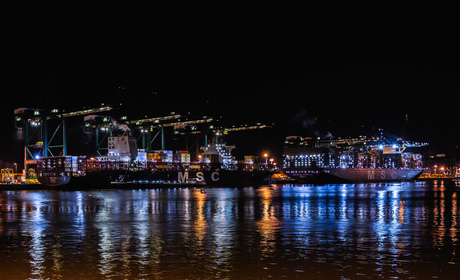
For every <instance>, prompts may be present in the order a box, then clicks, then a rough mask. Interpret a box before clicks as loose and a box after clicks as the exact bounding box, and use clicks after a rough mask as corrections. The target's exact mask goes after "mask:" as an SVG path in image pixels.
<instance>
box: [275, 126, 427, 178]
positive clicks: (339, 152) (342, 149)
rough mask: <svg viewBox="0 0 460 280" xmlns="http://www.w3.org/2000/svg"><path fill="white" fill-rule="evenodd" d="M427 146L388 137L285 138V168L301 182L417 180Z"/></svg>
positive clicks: (421, 170)
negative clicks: (420, 151) (417, 151)
mask: <svg viewBox="0 0 460 280" xmlns="http://www.w3.org/2000/svg"><path fill="white" fill-rule="evenodd" d="M425 145H427V144H426V143H414V142H408V141H403V140H402V139H395V140H394V141H390V140H389V139H387V138H386V137H383V133H382V136H380V137H365V136H360V137H358V138H346V139H341V138H339V139H319V138H312V137H300V136H289V137H286V141H285V147H284V148H285V149H284V155H283V171H284V172H285V173H286V175H288V176H289V177H291V178H293V179H294V180H295V181H296V182H299V183H316V182H318V183H328V182H332V183H334V182H379V181H380V182H382V181H383V182H384V181H404V180H414V179H416V178H417V177H418V176H420V174H421V173H422V172H423V162H422V156H421V155H420V154H419V153H416V152H414V151H415V150H416V148H419V147H422V146H425Z"/></svg>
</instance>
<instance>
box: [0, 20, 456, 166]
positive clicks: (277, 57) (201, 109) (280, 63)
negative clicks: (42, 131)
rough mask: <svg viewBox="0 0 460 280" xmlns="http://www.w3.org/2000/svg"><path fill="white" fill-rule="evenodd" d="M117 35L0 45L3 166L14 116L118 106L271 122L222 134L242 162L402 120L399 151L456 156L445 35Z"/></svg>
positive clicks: (394, 129) (16, 153) (450, 52)
mask: <svg viewBox="0 0 460 280" xmlns="http://www.w3.org/2000/svg"><path fill="white" fill-rule="evenodd" d="M121 26H122V25H121V24H120V25H117V26H116V27H114V28H112V29H110V30H106V29H101V28H99V29H95V30H94V29H91V31H92V32H91V33H89V32H88V31H89V29H88V28H86V29H83V30H80V29H79V27H73V28H72V29H71V30H67V32H65V34H61V33H59V32H58V31H52V32H48V31H46V30H45V31H43V30H42V28H44V26H41V27H40V28H39V27H36V28H35V29H31V30H29V29H28V30H27V33H26V34H24V36H23V37H21V40H20V41H14V40H13V41H11V43H9V48H8V51H7V52H5V54H4V63H3V64H2V68H3V69H2V76H1V79H2V80H1V86H2V92H3V94H2V97H3V101H2V102H1V104H0V106H1V112H0V113H1V117H2V120H3V121H2V123H1V130H2V132H1V133H2V137H1V139H0V144H1V146H0V165H1V166H2V167H4V166H10V165H11V163H12V162H21V161H22V144H21V143H20V142H19V141H18V140H17V137H16V132H15V129H14V124H13V110H14V109H15V108H18V107H34V108H35V107H45V106H50V107H53V106H59V107H62V108H68V109H70V108H81V107H83V106H97V105H99V104H101V103H106V104H108V103H111V102H117V103H119V102H122V103H124V104H123V106H126V110H127V112H129V114H131V115H132V116H133V117H135V116H139V117H142V116H145V115H147V116H152V117H153V116H162V115H166V114H169V112H171V111H175V112H177V113H182V114H188V112H190V115H191V116H197V117H199V116H203V115H208V116H213V117H215V118H219V120H220V122H221V123H222V125H223V126H230V125H232V124H237V125H239V124H246V123H248V124H254V123H257V122H261V123H266V124H272V123H274V126H273V128H272V129H268V130H263V131H256V132H250V133H249V132H248V133H240V134H238V135H237V133H234V134H232V135H230V136H229V137H228V139H227V142H228V144H236V145H237V150H235V152H236V151H238V150H239V151H240V153H252V154H255V153H259V152H260V151H262V150H270V151H271V152H272V153H273V154H274V155H276V156H279V155H281V154H282V148H283V140H284V137H285V136H288V135H303V136H313V135H316V136H323V135H326V134H328V133H331V134H332V135H333V136H334V137H347V136H358V135H372V134H373V133H375V131H376V129H378V128H383V129H384V130H385V131H387V132H389V133H391V134H394V135H397V136H402V134H403V130H404V126H405V116H406V114H408V122H407V124H406V130H405V138H406V139H407V140H413V141H420V142H425V141H426V142H429V143H430V148H429V149H430V152H433V153H447V154H451V153H458V146H459V145H460V129H459V125H458V121H459V119H460V117H459V115H458V108H459V105H458V104H459V103H458V100H457V98H458V92H459V86H460V75H459V74H460V70H459V62H460V59H459V56H458V54H457V53H458V48H456V47H455V45H454V44H453V42H454V40H453V39H452V41H450V40H451V37H452V35H451V34H450V33H449V32H443V33H442V32H438V30H436V28H434V30H433V29H432V30H427V29H426V28H423V26H422V28H421V29H420V30H418V31H414V29H412V27H407V28H406V29H403V30H398V31H399V32H398V34H397V35H395V34H394V33H392V32H390V31H388V30H385V29H384V28H380V29H377V30H376V29H372V28H369V29H359V30H356V29H355V28H352V27H349V26H348V27H340V26H332V27H324V26H323V27H322V28H325V29H322V30H321V31H319V30H314V31H313V30H311V29H308V28H305V29H302V28H297V29H295V30H292V28H288V27H289V26H281V27H277V29H276V28H275V25H270V26H262V25H253V26H250V27H244V28H241V27H233V26H231V25H226V26H225V27H222V28H214V29H203V26H207V25H206V23H205V22H204V23H202V24H201V25H200V27H201V28H198V27H196V26H194V27H187V26H182V25H181V26H180V28H179V27H178V28H176V29H175V31H177V32H162V33H161V34H159V33H158V32H157V31H158V29H156V28H155V27H152V29H149V30H147V31H146V30H143V31H142V32H141V31H139V30H137V29H129V28H128V29H122V28H121ZM118 28H120V29H118ZM44 29H46V28H44ZM325 30H328V31H327V32H326V31H325ZM329 31H331V32H329ZM123 88H124V89H123ZM11 98H13V100H11ZM220 117H222V118H220ZM74 134H75V133H74ZM251 151H256V152H251ZM69 153H72V150H69ZM237 155H239V154H237Z"/></svg>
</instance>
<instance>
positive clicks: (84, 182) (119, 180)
mask: <svg viewBox="0 0 460 280" xmlns="http://www.w3.org/2000/svg"><path fill="white" fill-rule="evenodd" d="M272 174H273V172H271V171H238V170H235V171H232V170H213V171H146V170H142V171H124V170H107V171H97V172H87V173H86V175H85V176H76V177H75V176H62V177H45V176H43V177H39V178H38V179H39V182H40V183H41V184H43V185H46V186H50V187H75V188H86V189H87V188H107V187H116V186H133V185H144V186H155V187H161V186H165V187H168V186H244V185H261V184H266V183H267V182H268V181H269V178H270V177H271V175H272Z"/></svg>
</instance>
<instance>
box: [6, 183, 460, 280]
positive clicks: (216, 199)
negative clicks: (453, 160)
mask: <svg viewBox="0 0 460 280" xmlns="http://www.w3.org/2000/svg"><path fill="white" fill-rule="evenodd" d="M459 186H460V184H459V182H458V181H447V180H446V181H442V180H435V181H427V182H402V183H399V182H398V183H385V184H338V185H320V186H314V185H285V186H277V185H272V186H260V187H241V188H236V187H235V188H206V189H205V188H203V189H200V188H175V189H150V190H92V191H53V190H43V191H38V190H37V191H2V192H0V257H1V258H2V262H1V263H0V270H1V271H2V272H1V273H2V279H229V278H231V279H266V278H270V277H271V278H275V279H278V278H288V279H289V278H296V277H301V278H304V279H307V278H311V279H375V278H384V279H389V278H402V279H433V278H439V279H453V278H454V277H457V276H458V271H460V257H459V256H457V253H456V251H457V250H458V249H460V246H459V240H458V238H459V234H460V232H459V229H460V224H459V222H460V219H459V208H458V190H459Z"/></svg>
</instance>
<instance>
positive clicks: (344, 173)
mask: <svg viewBox="0 0 460 280" xmlns="http://www.w3.org/2000/svg"><path fill="white" fill-rule="evenodd" d="M324 172H325V173H328V174H329V175H332V176H334V177H337V178H340V179H343V180H346V181H349V182H356V183H365V182H385V181H408V180H415V179H417V178H418V177H419V176H420V174H422V172H423V170H420V169H392V168H377V169H372V168H327V169H325V170H324Z"/></svg>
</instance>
